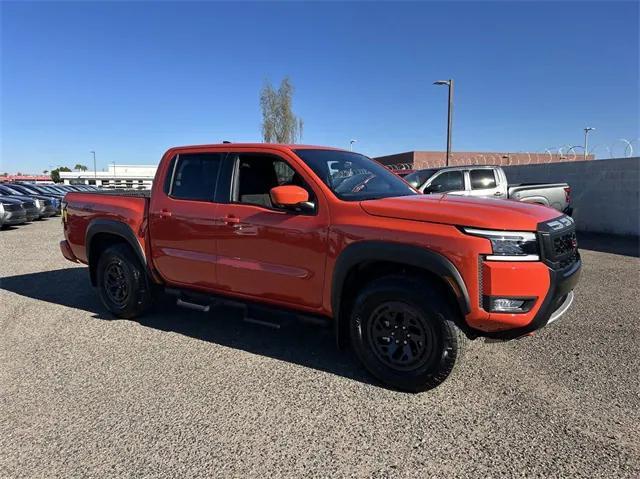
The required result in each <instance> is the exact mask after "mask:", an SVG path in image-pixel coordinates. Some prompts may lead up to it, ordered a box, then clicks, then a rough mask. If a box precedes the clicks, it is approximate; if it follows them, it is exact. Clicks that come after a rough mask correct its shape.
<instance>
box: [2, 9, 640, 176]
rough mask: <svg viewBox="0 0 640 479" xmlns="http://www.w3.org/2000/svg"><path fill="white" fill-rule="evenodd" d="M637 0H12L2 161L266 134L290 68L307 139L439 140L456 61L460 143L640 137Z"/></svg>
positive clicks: (521, 146) (524, 145) (421, 146)
mask: <svg viewBox="0 0 640 479" xmlns="http://www.w3.org/2000/svg"><path fill="white" fill-rule="evenodd" d="M638 5H639V4H638V2H626V3H622V2H620V3H617V2H610V1H608V2H589V1H587V2H565V3H552V2H536V3H533V2H532V3H529V2H509V3H507V2H495V3H490V2H472V3H463V2H446V3H445V2H442V3H435V2H429V3H379V4H373V3H311V4H301V3H280V4H274V3H241V4H226V3H213V2H211V3H205V2H202V3H141V2H140V3H133V2H131V3H128V2H105V3H82V2H72V3H55V2H50V3H46V2H43V3H31V2H29V3H22V2H21V3H7V2H3V3H2V5H1V6H0V8H1V9H2V25H1V26H2V86H1V93H2V98H1V101H2V158H1V165H0V169H2V171H9V172H15V171H18V170H19V171H22V172H25V171H30V172H37V171H42V170H43V169H50V168H49V165H54V166H55V165H58V164H63V165H68V166H73V165H75V164H76V163H84V164H86V165H88V166H89V167H91V166H92V165H91V162H92V160H91V159H90V158H91V156H90V154H89V151H90V150H95V151H96V152H97V157H98V167H99V168H104V167H105V166H106V164H107V163H109V162H111V161H116V162H117V163H134V164H139V163H149V164H152V163H156V162H157V161H158V159H159V157H160V155H161V154H162V152H163V151H164V150H165V149H166V148H167V147H169V146H173V145H180V144H194V143H196V144H197V143H216V142H219V141H221V140H223V139H228V140H233V141H259V140H260V119H261V118H260V110H259V104H258V95H259V90H260V87H261V86H262V84H263V82H264V81H265V79H271V80H272V81H274V82H279V81H280V79H281V78H282V77H283V76H285V75H289V76H290V78H291V79H292V81H293V82H294V85H295V87H296V93H295V97H294V110H295V112H296V113H297V114H299V115H300V116H302V118H303V119H304V121H305V132H304V138H303V140H304V142H305V143H311V144H323V145H334V146H343V147H346V146H348V142H349V139H350V138H356V139H358V143H357V145H356V146H357V148H356V149H358V150H359V151H362V152H363V153H366V154H369V155H372V156H376V155H382V154H389V153H395V152H400V151H408V150H414V149H417V150H442V149H443V147H444V143H445V118H446V87H436V86H431V83H432V82H433V81H434V80H438V79H444V78H449V77H452V78H454V79H455V81H456V97H455V125H454V136H453V146H454V150H459V151H473V150H476V151H478V150H480V151H544V149H545V148H547V147H553V146H556V147H557V146H560V145H563V144H572V145H576V144H577V145H581V144H582V141H583V138H582V137H583V133H582V128H583V127H584V126H587V125H589V126H594V127H596V128H597V131H596V132H594V133H593V134H592V140H591V141H592V143H593V144H600V145H605V144H609V145H610V144H612V143H614V142H615V140H616V139H617V138H621V137H623V138H627V139H634V138H637V137H638V136H640V133H639V120H638V116H639V95H638V70H639V65H638V62H639V60H638V58H639V52H638V35H639V32H638V17H639V9H638ZM635 145H636V148H639V147H640V145H638V140H636V144H635ZM618 148H619V149H620V150H621V146H619V147H618Z"/></svg>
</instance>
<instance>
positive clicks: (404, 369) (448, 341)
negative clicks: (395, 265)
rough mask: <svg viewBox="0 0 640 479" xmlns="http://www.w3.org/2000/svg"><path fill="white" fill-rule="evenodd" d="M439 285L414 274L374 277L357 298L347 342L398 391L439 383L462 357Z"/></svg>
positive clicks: (450, 312)
mask: <svg viewBox="0 0 640 479" xmlns="http://www.w3.org/2000/svg"><path fill="white" fill-rule="evenodd" d="M454 314H455V313H454V310H453V308H452V307H451V306H450V305H449V303H448V301H447V299H446V295H445V294H444V292H443V291H442V290H441V288H439V287H437V286H435V285H433V284H430V283H429V282H427V281H422V280H420V279H417V278H410V277H403V276H388V277H384V278H380V279H377V280H374V281H373V282H371V283H370V284H369V285H367V286H366V287H365V288H364V289H363V290H362V291H361V292H360V294H359V295H358V297H357V298H356V301H355V304H354V307H353V310H352V314H351V323H350V329H351V330H350V336H351V344H352V346H353V348H354V350H355V352H356V354H357V355H358V357H359V359H360V360H361V361H362V363H363V364H364V366H365V367H366V368H367V370H369V372H370V373H371V374H373V375H374V376H375V377H377V378H378V379H379V380H381V381H382V382H383V383H385V384H387V385H389V386H392V387H394V388H397V389H399V390H403V391H409V392H421V391H426V390H428V389H432V388H434V387H436V386H437V385H439V384H440V383H442V382H443V381H444V380H445V379H446V378H447V377H448V376H449V375H450V374H451V372H452V371H453V367H454V365H455V363H456V362H457V361H458V360H459V359H460V358H461V354H462V349H463V345H464V343H465V342H466V341H467V338H466V336H465V335H464V333H463V332H462V331H461V330H460V329H459V328H458V327H457V326H456V324H455V322H454V321H453V319H454Z"/></svg>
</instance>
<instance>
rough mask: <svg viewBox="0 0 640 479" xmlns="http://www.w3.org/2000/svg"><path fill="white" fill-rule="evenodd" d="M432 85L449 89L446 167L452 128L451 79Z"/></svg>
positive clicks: (449, 153) (449, 154) (449, 152)
mask: <svg viewBox="0 0 640 479" xmlns="http://www.w3.org/2000/svg"><path fill="white" fill-rule="evenodd" d="M433 84H434V85H447V86H448V87H449V108H448V109H447V166H449V157H450V156H451V130H452V126H453V79H451V78H450V79H449V80H438V81H435V82H433Z"/></svg>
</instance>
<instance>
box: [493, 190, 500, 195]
mask: <svg viewBox="0 0 640 479" xmlns="http://www.w3.org/2000/svg"><path fill="white" fill-rule="evenodd" d="M493 196H502V192H500V191H496V192H495V193H494V194H493Z"/></svg>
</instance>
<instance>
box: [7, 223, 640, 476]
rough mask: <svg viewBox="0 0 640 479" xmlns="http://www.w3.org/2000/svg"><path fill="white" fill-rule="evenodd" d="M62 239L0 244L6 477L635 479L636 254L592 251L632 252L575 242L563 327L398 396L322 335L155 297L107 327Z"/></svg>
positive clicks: (21, 237) (29, 232)
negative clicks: (579, 263)
mask: <svg viewBox="0 0 640 479" xmlns="http://www.w3.org/2000/svg"><path fill="white" fill-rule="evenodd" d="M60 239H61V227H60V221H59V219H52V220H48V221H46V222H39V223H34V224H31V225H27V226H23V227H20V228H15V229H11V230H6V231H1V232H0V277H1V278H2V279H1V284H0V477H14V478H15V477H29V478H34V477H77V476H85V477H86V476H92V477H110V476H128V477H165V476H166V477H169V476H171V477H176V476H179V477H192V476H201V477H202V476H218V477H220V476H225V477H239V476H251V477H283V476H287V477H302V476H305V477H306V476H322V477H337V476H355V477H429V476H438V477H455V476H459V477H481V476H484V477H486V476H512V475H523V474H524V475H528V476H529V475H531V476H534V475H535V476H544V477H550V476H555V477H568V476H584V477H604V476H606V477H616V478H617V477H638V476H639V475H640V440H639V438H640V385H639V374H640V373H639V371H640V358H639V352H638V346H639V344H640V301H639V298H638V295H639V294H640V290H639V287H638V285H639V284H640V283H639V280H640V260H639V259H638V258H637V257H635V256H628V255H624V254H612V253H607V252H605V251H615V252H618V253H620V252H622V253H627V254H628V253H629V252H631V253H633V252H634V251H629V250H630V249H632V250H633V249H635V248H634V246H633V245H631V247H629V245H628V244H626V245H625V244H622V245H621V244H618V243H617V240H616V239H615V238H600V239H598V237H590V238H586V240H585V242H584V245H586V246H587V247H589V248H591V250H586V249H584V250H583V259H584V263H585V267H584V272H583V277H582V282H581V284H580V286H579V287H578V289H577V291H576V300H575V303H574V306H573V308H572V309H571V310H570V311H569V313H567V315H566V316H565V317H564V318H563V319H562V320H560V321H559V322H558V323H557V324H554V325H553V326H551V327H549V328H547V329H546V330H544V331H542V332H541V333H540V334H538V335H537V336H535V337H533V338H527V339H524V340H520V341H513V342H510V343H493V344H486V343H483V342H479V341H476V342H474V343H473V346H472V347H471V350H470V352H469V354H468V356H467V357H466V362H465V364H464V365H463V367H462V368H460V369H459V371H458V372H457V374H456V375H455V376H454V377H452V378H451V379H450V380H448V381H447V382H445V383H444V384H443V385H442V386H441V387H439V388H437V389H436V390H434V391H431V392H428V393H423V394H420V395H411V394H404V393H399V392H394V391H390V390H387V389H384V388H383V387H381V386H380V385H379V384H377V383H376V382H375V381H373V380H372V379H371V378H370V377H369V376H368V375H367V373H366V372H365V371H364V370H363V369H362V368H361V367H360V366H359V365H358V364H357V363H356V361H355V360H354V359H353V357H352V356H351V354H350V353H349V352H338V351H336V349H335V347H334V341H333V338H332V336H331V332H330V331H329V330H325V329H319V328H317V327H312V326H302V325H295V324H290V325H288V326H285V327H283V328H282V329H280V330H274V329H270V328H266V327H264V326H260V325H256V324H249V323H246V322H243V321H241V320H240V315H239V314H238V312H236V311H233V310H228V309H225V310H217V311H213V312H212V313H210V314H209V315H203V314H201V313H197V312H190V311H186V310H182V309H177V308H176V307H174V306H172V305H171V304H170V303H169V302H165V303H162V304H160V305H158V307H157V308H156V311H155V312H154V313H152V314H150V315H149V316H147V317H145V318H144V319H143V320H142V321H141V322H140V323H138V322H133V321H123V320H113V319H110V318H109V316H107V315H106V314H105V311H104V309H103V307H102V306H101V304H100V303H99V300H98V298H97V296H96V294H95V293H94V291H93V290H92V288H91V286H90V284H89V280H88V274H87V270H86V268H84V267H80V266H77V265H73V264H71V263H69V262H67V261H65V260H64V259H63V258H62V256H61V255H60V253H59V251H58V241H59V240H60ZM596 250H598V251H596ZM636 251H637V250H636Z"/></svg>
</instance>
